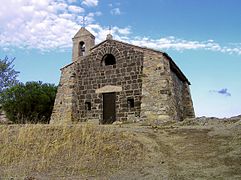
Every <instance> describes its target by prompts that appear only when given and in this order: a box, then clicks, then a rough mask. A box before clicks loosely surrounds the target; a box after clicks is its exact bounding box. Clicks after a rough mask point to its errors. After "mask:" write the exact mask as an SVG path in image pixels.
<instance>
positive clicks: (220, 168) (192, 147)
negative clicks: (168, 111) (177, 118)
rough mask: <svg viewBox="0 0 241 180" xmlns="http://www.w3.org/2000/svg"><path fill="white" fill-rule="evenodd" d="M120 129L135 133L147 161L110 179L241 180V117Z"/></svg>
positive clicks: (200, 119) (113, 175)
mask: <svg viewBox="0 0 241 180" xmlns="http://www.w3.org/2000/svg"><path fill="white" fill-rule="evenodd" d="M120 130H123V131H126V130H127V131H132V132H134V133H135V135H136V138H137V139H138V141H140V142H142V143H143V145H144V146H145V148H144V149H146V156H145V160H144V162H143V163H142V164H140V165H139V166H138V167H132V168H128V169H126V170H124V171H121V172H117V173H114V174H112V175H111V176H109V177H106V179H123V180H124V179H178V180H180V179H241V120H240V117H237V118H232V119H217V118H209V119H208V118H205V117H203V118H197V119H189V120H186V121H183V122H180V123H166V124H163V125H162V126H159V127H143V128H141V127H135V128H133V127H131V126H126V127H124V126H123V127H122V128H120ZM95 178H96V177H95ZM95 178H93V179H95ZM102 178H104V177H100V178H99V179H102Z"/></svg>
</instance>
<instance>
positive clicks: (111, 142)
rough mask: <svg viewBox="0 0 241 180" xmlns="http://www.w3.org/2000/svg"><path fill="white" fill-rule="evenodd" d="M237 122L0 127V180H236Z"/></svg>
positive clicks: (240, 158)
mask: <svg viewBox="0 0 241 180" xmlns="http://www.w3.org/2000/svg"><path fill="white" fill-rule="evenodd" d="M240 142H241V116H239V117H234V118H230V119H217V118H205V117H202V118H196V119H188V120H185V121H182V122H172V121H168V122H163V123H162V124H161V126H152V127H151V126H144V125H143V124H140V125H138V124H137V123H134V124H122V125H116V126H115V125H90V124H81V125H80V124H74V125H65V126H60V125H59V126H57V125H40V124H37V125H29V124H28V125H0V157H1V158H0V179H51V180H52V179H53V180H54V179H56V180H60V179H71V180H72V179H187V180H193V179H241V164H240V162H241V143H240Z"/></svg>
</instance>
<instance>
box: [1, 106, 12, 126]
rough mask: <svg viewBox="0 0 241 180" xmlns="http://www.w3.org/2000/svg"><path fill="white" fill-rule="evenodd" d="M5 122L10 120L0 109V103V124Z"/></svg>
mask: <svg viewBox="0 0 241 180" xmlns="http://www.w3.org/2000/svg"><path fill="white" fill-rule="evenodd" d="M1 123H3V124H6V123H10V121H9V120H8V119H7V117H6V115H5V113H4V111H3V110H2V106H1V105H0V124H1Z"/></svg>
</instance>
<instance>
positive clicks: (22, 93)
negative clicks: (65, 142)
mask: <svg viewBox="0 0 241 180" xmlns="http://www.w3.org/2000/svg"><path fill="white" fill-rule="evenodd" d="M56 91H57V87H56V86H55V85H53V84H47V83H42V82H27V83H26V84H23V83H19V84H17V85H15V86H13V87H11V88H8V89H6V90H4V91H3V93H1V94H0V104H2V108H3V110H4V111H5V112H6V116H7V118H8V119H9V120H10V121H12V122H14V123H49V120H50V116H51V113H52V109H53V105H54V100H55V95H56Z"/></svg>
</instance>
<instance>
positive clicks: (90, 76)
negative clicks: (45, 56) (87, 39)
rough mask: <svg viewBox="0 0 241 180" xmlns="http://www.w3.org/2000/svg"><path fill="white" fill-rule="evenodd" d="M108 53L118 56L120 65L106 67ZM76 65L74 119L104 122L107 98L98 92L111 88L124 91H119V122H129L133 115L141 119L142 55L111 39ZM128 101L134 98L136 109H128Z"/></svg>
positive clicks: (117, 115) (117, 60) (117, 61)
mask: <svg viewBox="0 0 241 180" xmlns="http://www.w3.org/2000/svg"><path fill="white" fill-rule="evenodd" d="M105 54H112V55H114V57H115V58H116V64H114V65H108V66H105V65H103V62H102V58H103V56H104V55H105ZM75 64H76V86H75V89H74V95H75V97H74V102H73V103H74V104H73V117H74V120H77V121H86V120H87V119H88V120H91V119H96V120H100V121H101V120H102V119H103V97H102V94H101V93H98V91H97V90H98V89H101V88H104V87H107V86H110V85H111V86H112V87H113V86H115V87H121V89H122V90H121V91H118V92H116V120H117V121H126V120H127V117H128V116H129V115H134V116H140V110H141V95H142V91H141V89H142V67H143V53H142V52H140V51H138V50H135V49H134V48H131V47H126V46H125V45H124V44H123V43H118V42H116V41H111V40H108V41H106V42H105V43H104V44H101V46H99V47H96V48H95V49H94V50H93V51H92V52H91V53H90V55H89V56H86V57H84V58H83V59H80V60H78V61H76V62H75ZM107 89H108V88H107ZM113 92H115V90H113ZM128 98H132V99H134V107H133V108H128V104H127V99H128ZM86 102H89V103H90V104H91V110H87V109H86V107H85V103H86Z"/></svg>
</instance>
